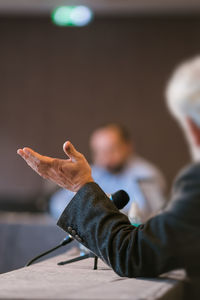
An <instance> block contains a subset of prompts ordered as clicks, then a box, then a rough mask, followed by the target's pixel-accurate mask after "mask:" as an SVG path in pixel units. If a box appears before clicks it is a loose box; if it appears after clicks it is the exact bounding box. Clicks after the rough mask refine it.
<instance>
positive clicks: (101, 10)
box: [0, 0, 200, 15]
mask: <svg viewBox="0 0 200 300" xmlns="http://www.w3.org/2000/svg"><path fill="white" fill-rule="evenodd" d="M63 4H64V5H88V6H89V7H91V8H92V9H93V10H94V12H95V13H96V14H118V15H120V14H121V15H123V14H169V13H170V14H172V13H173V14H177V13H178V14H185V13H200V1H199V0H79V1H78V0H0V14H48V13H49V12H50V11H51V10H52V9H53V8H54V7H56V6H58V5H63Z"/></svg>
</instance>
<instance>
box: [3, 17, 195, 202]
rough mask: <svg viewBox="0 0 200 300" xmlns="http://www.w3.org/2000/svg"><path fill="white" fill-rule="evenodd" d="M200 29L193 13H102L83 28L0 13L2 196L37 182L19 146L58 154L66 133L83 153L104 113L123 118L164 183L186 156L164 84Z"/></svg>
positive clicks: (22, 193)
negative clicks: (105, 15) (163, 176)
mask: <svg viewBox="0 0 200 300" xmlns="http://www.w3.org/2000/svg"><path fill="white" fill-rule="evenodd" d="M199 36H200V19H199V18H197V17H194V18H192V17H191V18H184V17H179V18H178V17H173V18H172V17H171V18H170V17H165V18H158V17H157V18H153V17H151V18H147V17H137V18H105V19H103V18H102V19H96V20H95V21H94V22H93V24H91V25H90V26H88V27H85V28H59V27H56V26H54V25H52V24H51V22H50V21H49V20H48V19H46V18H43V19H41V18H29V19H28V18H1V19H0V114H1V115H0V133H1V134H0V137H1V140H0V142H1V147H0V166H1V175H0V195H1V197H2V196H4V195H5V196H10V197H27V196H31V195H35V194H38V193H40V191H41V189H42V185H43V181H42V180H41V179H40V178H39V176H37V175H35V174H34V173H33V172H32V171H31V170H30V169H29V168H28V167H27V166H26V165H25V163H24V162H23V161H22V160H21V159H20V158H18V157H17V155H16V150H17V148H18V147H23V146H31V147H33V148H34V149H36V150H38V151H40V152H41V153H44V154H49V155H52V156H63V154H62V144H63V142H64V141H65V140H66V139H70V140H71V141H72V142H73V143H74V144H75V145H76V146H77V148H78V149H80V151H82V152H84V153H85V154H86V156H87V157H88V158H89V151H88V150H89V149H88V138H89V135H90V133H91V132H92V130H93V129H94V128H95V127H96V126H98V125H99V124H101V123H103V122H107V121H120V122H122V123H124V124H126V125H127V126H128V127H129V128H130V130H131V131H132V134H133V137H134V142H135V144H136V145H137V149H138V152H139V153H140V154H141V155H143V156H145V157H146V158H148V159H149V160H151V161H152V162H154V163H156V164H157V165H158V166H159V167H160V168H161V169H162V170H163V172H164V173H165V174H166V177H167V179H168V182H169V183H170V182H171V180H172V179H173V177H174V175H175V174H176V172H177V170H178V169H179V168H180V167H181V166H182V165H184V164H185V163H186V162H188V159H189V157H188V153H187V150H186V147H185V142H184V139H183V136H182V133H181V131H180V129H179V128H178V127H177V126H176V124H175V121H174V120H173V119H172V118H171V116H170V115H169V114H168V112H167V110H166V107H165V102H164V96H163V94H164V88H165V83H166V80H167V78H168V76H169V75H170V74H171V71H172V69H173V68H174V66H175V65H176V64H177V63H179V62H180V61H182V60H183V59H185V58H188V57H190V56H193V55H194V54H196V53H198V51H199V49H200V39H199Z"/></svg>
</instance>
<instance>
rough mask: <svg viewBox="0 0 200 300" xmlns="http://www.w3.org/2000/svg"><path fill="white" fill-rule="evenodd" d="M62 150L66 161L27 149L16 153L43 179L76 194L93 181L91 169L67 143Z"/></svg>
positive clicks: (82, 157) (81, 156) (80, 155)
mask: <svg viewBox="0 0 200 300" xmlns="http://www.w3.org/2000/svg"><path fill="white" fill-rule="evenodd" d="M63 150H64V152H65V153H66V155H67V156H68V157H69V158H68V159H58V158H51V157H48V156H43V155H40V154H39V153H37V152H35V151H33V150H32V149H30V148H27V147H25V148H23V149H19V150H18V151H17V153H18V154H19V155H20V156H21V157H22V158H23V159H24V160H25V161H26V163H27V164H28V165H29V166H30V167H31V168H32V169H33V170H34V171H35V172H36V173H38V174H39V175H40V176H42V177H43V178H46V179H49V180H51V181H53V182H55V183H56V184H58V185H59V186H61V187H62V188H65V189H68V190H70V191H72V192H77V191H78V190H79V189H80V188H81V187H82V186H84V185H85V184H86V183H88V182H92V181H93V178H92V175H91V168H90V166H89V164H88V162H87V160H86V159H85V157H84V155H83V154H81V153H80V152H78V151H77V150H76V149H75V148H74V146H73V145H72V144H71V143H70V142H69V141H67V142H65V143H64V145H63Z"/></svg>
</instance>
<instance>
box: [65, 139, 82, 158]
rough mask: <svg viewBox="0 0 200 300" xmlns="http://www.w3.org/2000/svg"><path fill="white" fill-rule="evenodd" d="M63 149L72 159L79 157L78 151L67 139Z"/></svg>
mask: <svg viewBox="0 0 200 300" xmlns="http://www.w3.org/2000/svg"><path fill="white" fill-rule="evenodd" d="M63 150H64V152H65V154H67V156H68V157H69V158H71V160H72V161H76V160H77V159H78V158H79V157H80V152H78V151H77V150H76V149H75V147H74V146H73V145H72V143H71V142H69V141H67V142H65V143H64V145H63Z"/></svg>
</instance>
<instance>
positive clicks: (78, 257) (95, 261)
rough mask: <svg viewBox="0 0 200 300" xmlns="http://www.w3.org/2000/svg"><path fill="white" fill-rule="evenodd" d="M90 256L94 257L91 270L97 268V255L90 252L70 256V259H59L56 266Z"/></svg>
mask: <svg viewBox="0 0 200 300" xmlns="http://www.w3.org/2000/svg"><path fill="white" fill-rule="evenodd" d="M90 257H94V267H93V270H97V268H98V257H97V256H96V255H94V254H92V253H86V254H84V255H80V256H77V257H75V258H72V259H68V260H65V261H61V262H59V263H57V265H58V266H63V265H67V264H70V263H73V262H76V261H80V260H83V259H87V258H90Z"/></svg>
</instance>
